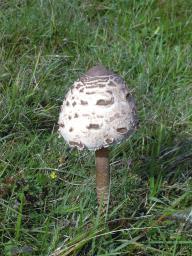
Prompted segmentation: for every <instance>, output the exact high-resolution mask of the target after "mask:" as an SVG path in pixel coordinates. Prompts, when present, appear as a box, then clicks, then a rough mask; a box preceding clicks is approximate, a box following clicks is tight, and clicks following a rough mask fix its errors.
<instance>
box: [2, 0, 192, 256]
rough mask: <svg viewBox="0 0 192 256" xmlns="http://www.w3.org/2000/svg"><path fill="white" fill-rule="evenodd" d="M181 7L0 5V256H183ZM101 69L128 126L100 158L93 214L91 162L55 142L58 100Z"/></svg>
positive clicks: (187, 242)
mask: <svg viewBox="0 0 192 256" xmlns="http://www.w3.org/2000/svg"><path fill="white" fill-rule="evenodd" d="M191 43H192V5H191V2H190V1H189V0H167V1H164V0H119V1H111V0H103V1H99V0H93V1H91V0H84V1H78V0H70V1H69V0H66V1H64V0H63V1H61V0H55V1H54V0H49V1H48V0H47V1H46V0H45V1H43V0H39V1H35V0H31V1H28V0H9V1H8V0H7V1H6V0H5V1H0V255H3V256H4V255H5V256H16V255H22V256H25V255H29V256H30V255H35V256H39V255H42V256H46V255H51V256H66V255H74V256H81V255H86V256H90V255H94V256H96V255H97V256H104V255H105V256H112V255H128V256H129V255H133V256H134V255H140V256H141V255H142V256H148V255H171V256H173V255H177V256H180V255H182V256H183V255H184V256H185V255H186V256H188V255H189V256H190V255H192V231H191V230H192V229H191V226H192V217H191V216H192V211H191V205H192V179H191V174H192V44H191ZM97 63H102V64H103V65H105V66H106V67H108V68H110V69H112V70H113V71H114V72H116V73H118V74H119V75H121V76H122V77H123V78H124V80H125V81H126V83H127V84H128V85H129V88H130V89H131V90H132V92H133V95H134V97H135V100H136V104H137V110H138V116H139V120H140V127H139V129H138V130H137V132H136V133H135V134H133V135H132V136H131V137H130V138H129V139H128V140H127V141H125V142H124V143H122V144H120V145H117V146H114V147H111V150H110V161H111V191H110V194H111V196H110V205H109V210H108V213H107V214H106V216H104V217H100V216H99V215H98V209H97V201H96V192H95V163H94V153H93V152H89V151H83V152H78V151H76V150H71V149H70V148H69V147H68V146H67V145H66V144H65V142H64V140H63V139H62V138H58V132H57V130H58V125H57V121H58V116H59V111H60V106H61V104H62V101H63V98H64V95H65V93H66V92H67V90H68V88H69V87H70V86H71V85H72V83H73V81H74V80H76V79H77V78H78V77H79V76H80V75H81V74H83V73H84V72H85V71H86V70H87V69H88V68H90V67H91V66H93V65H95V64H97Z"/></svg>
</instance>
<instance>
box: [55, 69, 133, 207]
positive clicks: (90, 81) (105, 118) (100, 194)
mask: <svg viewBox="0 0 192 256" xmlns="http://www.w3.org/2000/svg"><path fill="white" fill-rule="evenodd" d="M58 124H59V133H60V134H61V135H62V136H63V138H64V139H65V141H66V142H67V143H68V144H69V146H70V147H74V148H77V149H79V150H83V149H85V148H87V149H89V150H93V151H95V158H96V187H97V199H98V204H99V205H101V204H103V205H104V206H106V205H107V203H108V198H109V158H108V147H109V146H111V145H112V144H116V143H120V142H121V141H122V140H124V139H126V138H128V137H129V136H130V135H131V134H132V133H133V132H134V130H135V129H136V127H137V117H136V107H135V102H134V99H133V96H132V94H131V92H130V90H129V89H128V88H127V86H126V84H125V82H124V81H123V79H122V78H121V77H119V76H118V75H116V74H114V73H113V72H112V71H109V70H107V69H106V68H105V67H103V66H101V65H97V66H94V67H93V68H91V69H90V70H88V71H87V72H86V73H85V75H83V76H82V77H80V79H78V80H77V81H76V82H74V84H73V86H72V87H71V89H70V90H69V91H68V93H67V94H66V96H65V99H64V101H63V105H62V106H61V112H60V115H59V122H58Z"/></svg>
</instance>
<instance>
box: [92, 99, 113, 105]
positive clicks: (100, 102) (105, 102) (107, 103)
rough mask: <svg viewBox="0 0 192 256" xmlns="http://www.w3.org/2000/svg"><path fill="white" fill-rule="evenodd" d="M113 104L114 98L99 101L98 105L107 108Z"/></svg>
mask: <svg viewBox="0 0 192 256" xmlns="http://www.w3.org/2000/svg"><path fill="white" fill-rule="evenodd" d="M113 103H114V98H111V99H109V100H98V101H97V102H96V105H99V106H106V105H112V104H113Z"/></svg>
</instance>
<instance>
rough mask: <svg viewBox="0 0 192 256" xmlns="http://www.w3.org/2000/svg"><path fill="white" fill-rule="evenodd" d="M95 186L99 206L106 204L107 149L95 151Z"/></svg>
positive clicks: (107, 188)
mask: <svg viewBox="0 0 192 256" xmlns="http://www.w3.org/2000/svg"><path fill="white" fill-rule="evenodd" d="M95 158H96V186H97V200H98V204H99V206H101V205H104V206H106V205H107V203H108V197H109V157H108V149H107V148H101V149H99V150H96V152H95Z"/></svg>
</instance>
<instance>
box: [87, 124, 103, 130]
mask: <svg viewBox="0 0 192 256" xmlns="http://www.w3.org/2000/svg"><path fill="white" fill-rule="evenodd" d="M99 128H100V127H99V125H98V124H89V126H87V129H95V130H97V129H99Z"/></svg>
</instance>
